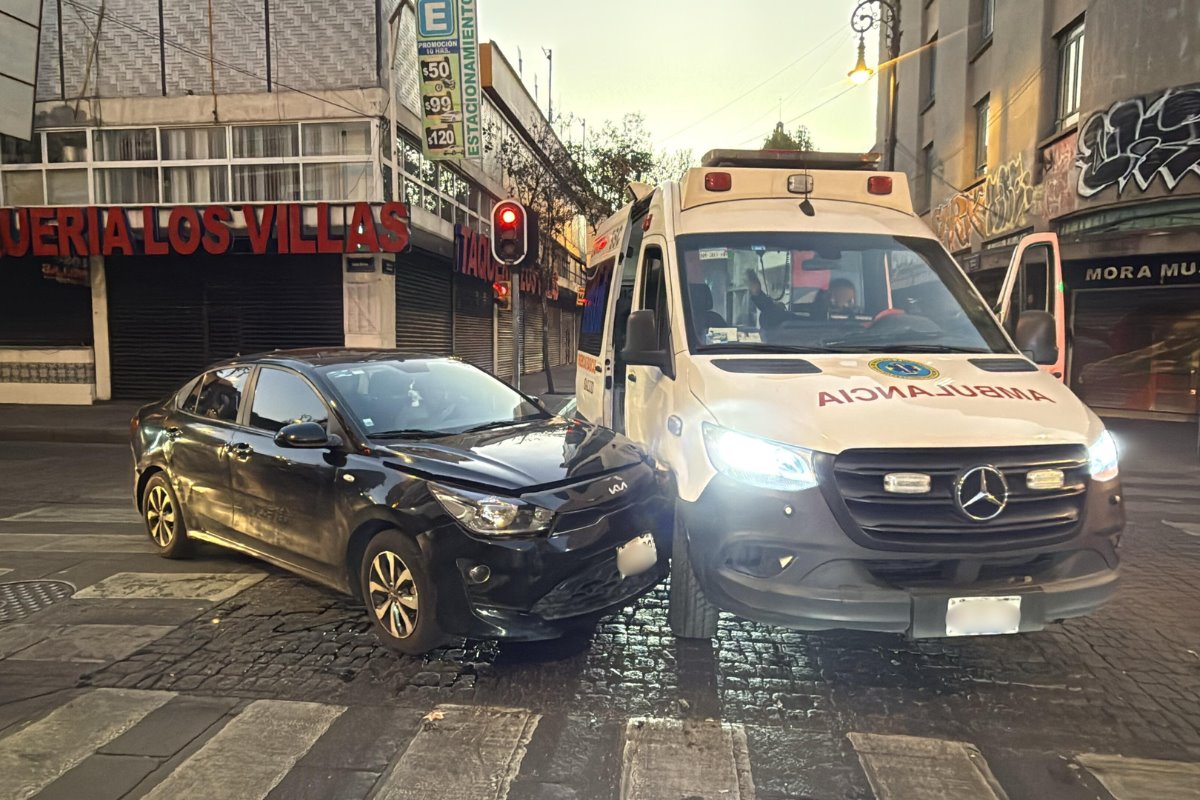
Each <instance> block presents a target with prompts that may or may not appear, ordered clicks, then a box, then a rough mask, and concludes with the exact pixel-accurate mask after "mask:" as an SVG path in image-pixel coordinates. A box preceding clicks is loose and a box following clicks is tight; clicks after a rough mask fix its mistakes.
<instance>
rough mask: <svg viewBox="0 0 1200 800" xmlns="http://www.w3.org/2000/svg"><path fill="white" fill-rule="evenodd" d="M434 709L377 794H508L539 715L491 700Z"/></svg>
mask: <svg viewBox="0 0 1200 800" xmlns="http://www.w3.org/2000/svg"><path fill="white" fill-rule="evenodd" d="M434 712H435V713H432V714H430V715H429V717H427V718H426V719H427V720H428V721H426V722H424V723H422V727H421V730H420V731H419V732H418V733H417V735H416V736H414V737H413V740H412V742H411V743H410V744H409V745H408V747H407V748H406V749H405V751H404V753H403V754H402V755H401V756H400V758H399V759H397V760H396V762H395V763H394V764H393V765H392V767H391V769H389V770H388V772H387V773H386V774H385V775H384V776H383V779H382V781H381V783H380V785H379V787H378V789H377V791H376V793H375V794H374V795H373V800H460V799H465V798H471V800H504V798H506V797H507V796H508V789H509V786H510V785H511V784H512V782H513V779H514V778H516V776H517V772H518V771H519V770H520V769H521V761H522V759H524V758H525V749H526V748H527V747H528V746H529V740H530V739H532V738H533V732H534V730H535V729H536V728H537V724H538V720H539V719H541V716H540V715H538V714H534V713H531V712H529V711H526V710H524V709H509V708H490V707H487V706H458V705H439V706H438V707H437V708H435V709H434ZM437 712H440V714H439V713H437Z"/></svg>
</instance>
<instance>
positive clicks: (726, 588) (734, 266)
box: [577, 150, 1124, 638]
mask: <svg viewBox="0 0 1200 800" xmlns="http://www.w3.org/2000/svg"><path fill="white" fill-rule="evenodd" d="M876 159H877V157H876V156H870V155H869V156H846V155H839V154H820V153H783V152H775V151H719V150H718V151H713V152H711V153H709V154H708V155H707V156H706V157H705V159H704V161H703V166H701V167H699V168H695V169H691V170H689V171H688V172H687V173H686V175H685V176H684V177H683V179H682V180H680V181H678V182H668V183H665V184H663V185H662V186H659V187H657V188H651V187H649V186H645V185H641V184H632V185H631V186H630V194H631V199H632V202H631V203H630V204H629V205H627V206H626V207H625V208H623V209H621V210H620V211H619V212H618V213H617V214H615V215H614V216H613V217H611V218H610V219H609V220H607V221H606V222H605V223H603V224H602V225H601V226H600V227H599V229H598V231H597V235H596V238H595V241H594V245H593V247H592V248H591V253H590V254H589V263H588V268H587V280H586V290H585V308H584V315H583V323H582V329H581V336H580V348H581V349H580V351H579V353H578V358H577V367H578V373H577V398H578V399H577V404H578V414H579V415H580V416H582V417H584V418H586V419H588V420H591V421H593V422H597V423H601V424H605V425H609V426H611V427H614V428H616V429H618V430H621V431H624V432H625V433H627V434H628V435H629V436H631V437H632V438H634V439H635V440H636V441H638V442H640V443H641V444H642V445H644V446H645V447H646V448H647V449H648V450H649V452H650V453H651V454H652V455H653V457H654V458H655V460H656V461H657V463H658V465H659V467H660V469H661V470H662V471H663V473H664V474H665V475H666V476H668V477H669V479H670V480H671V481H672V482H673V484H674V487H675V494H676V497H677V499H676V503H675V527H674V539H673V544H672V557H673V566H672V577H671V584H670V610H669V616H670V621H671V627H672V629H673V631H674V632H675V634H676V635H679V636H683V637H694V638H703V637H710V636H713V635H715V634H716V632H717V619H718V611H719V610H726V611H730V612H732V613H734V614H737V615H739V616H742V617H746V618H749V619H753V620H758V621H761V622H766V623H772V624H777V625H781V626H787V627H791V628H798V629H804V630H824V629H832V628H849V629H859V630H871V631H887V632H895V633H902V634H907V635H909V636H912V637H942V636H958V635H982V634H1005V633H1017V632H1026V631H1036V630H1039V629H1041V628H1043V627H1044V626H1046V625H1048V624H1051V623H1054V622H1056V621H1059V620H1063V619H1066V618H1069V617H1075V616H1079V615H1083V614H1087V613H1089V612H1091V611H1094V610H1095V609H1097V608H1098V607H1100V606H1101V605H1102V604H1103V603H1105V602H1106V601H1107V600H1109V599H1110V598H1111V597H1112V595H1113V593H1114V591H1115V590H1116V588H1117V582H1118V552H1117V550H1118V544H1119V542H1120V537H1121V533H1122V529H1123V527H1124V508H1123V504H1122V497H1121V486H1120V481H1119V479H1118V464H1117V447H1116V443H1115V441H1114V439H1113V438H1112V436H1111V435H1110V434H1109V433H1108V432H1107V431H1106V430H1105V428H1104V425H1103V424H1102V423H1101V421H1100V420H1099V419H1098V418H1097V417H1096V415H1095V414H1093V413H1092V412H1091V411H1090V410H1089V409H1088V408H1087V407H1085V406H1084V404H1083V403H1082V402H1080V401H1079V399H1078V398H1076V397H1075V395H1073V394H1072V393H1071V392H1070V390H1068V389H1067V388H1066V387H1065V386H1064V385H1063V383H1062V382H1061V380H1060V379H1059V378H1060V377H1061V374H1062V372H1061V370H1062V364H1061V355H1062V349H1063V347H1062V336H1063V331H1062V330H1061V325H1060V324H1059V323H1060V322H1061V319H1062V315H1061V313H1059V314H1058V316H1057V318H1056V317H1055V315H1054V314H1053V313H1052V311H1048V310H1044V309H1042V308H1039V307H1037V306H1035V305H1033V304H1031V303H1027V302H1025V299H1027V298H1024V297H1023V296H1020V293H1022V292H1025V291H1026V290H1027V289H1030V287H1029V285H1028V284H1029V283H1030V282H1029V281H1027V280H1025V277H1024V275H1023V271H1022V270H1023V268H1025V269H1030V270H1031V274H1032V271H1033V270H1036V274H1038V275H1042V276H1045V275H1047V274H1051V275H1057V274H1059V266H1058V264H1059V258H1058V242H1057V239H1056V238H1055V237H1054V235H1053V234H1035V235H1032V236H1030V237H1027V238H1026V239H1025V240H1024V241H1023V242H1022V243H1021V244H1020V246H1019V247H1018V248H1017V251H1016V253H1015V255H1014V257H1013V264H1012V266H1011V267H1010V270H1011V271H1012V274H1011V275H1010V276H1009V279H1008V281H1006V289H1005V291H1006V294H1007V295H1008V297H1007V299H1006V300H1005V302H1004V304H1003V308H1004V317H1005V319H1004V322H1003V323H1002V322H1001V321H999V320H997V318H996V317H995V316H994V315H993V313H992V312H991V310H990V309H989V308H988V306H987V305H986V304H985V303H984V301H983V300H982V299H981V297H980V295H979V293H978V292H977V291H975V289H974V288H973V287H972V285H971V283H970V281H969V280H968V279H967V278H966V276H965V275H964V273H963V272H962V270H961V269H960V268H959V267H958V265H957V264H956V263H955V262H954V260H953V259H952V258H951V256H950V254H949V253H947V252H946V250H945V249H944V248H943V247H942V245H941V244H940V243H939V241H938V240H937V238H936V237H935V236H934V235H933V233H932V232H931V231H930V230H929V228H928V227H927V226H926V225H925V224H923V223H922V221H921V220H920V219H919V218H918V217H917V216H916V215H915V214H914V213H913V209H912V205H911V202H910V200H909V192H908V184H907V181H906V178H905V176H904V175H903V174H902V173H888V172H880V171H877V170H876V169H875V166H876ZM1030 291H1034V292H1036V287H1033V289H1030ZM1045 291H1048V292H1050V293H1052V296H1051V297H1050V299H1049V300H1048V301H1047V299H1046V297H1045V296H1043V297H1041V298H1040V299H1039V298H1037V297H1033V298H1032V299H1034V300H1037V302H1046V303H1047V305H1046V308H1049V309H1061V298H1059V299H1057V300H1055V299H1054V298H1053V293H1056V292H1057V293H1061V287H1060V285H1059V284H1058V283H1057V282H1055V284H1054V285H1053V286H1049V287H1047V288H1046V289H1045ZM1056 373H1057V374H1056Z"/></svg>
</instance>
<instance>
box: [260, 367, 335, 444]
mask: <svg viewBox="0 0 1200 800" xmlns="http://www.w3.org/2000/svg"><path fill="white" fill-rule="evenodd" d="M295 422H316V423H318V424H319V425H321V426H327V425H328V424H329V410H328V409H327V408H326V407H325V403H324V402H322V400H321V398H319V397H317V394H316V392H314V391H313V390H312V387H311V386H309V385H308V382H307V381H305V380H304V379H303V378H301V377H300V376H299V375H297V374H295V373H294V372H287V371H286V370H282V369H268V368H263V369H262V370H260V371H259V373H258V381H257V382H256V383H255V385H254V402H253V404H252V405H251V406H250V424H251V425H252V426H253V427H255V428H260V429H262V430H264V431H270V432H271V433H278V432H279V431H280V430H282V429H283V427H284V426H285V425H291V424H292V423H295Z"/></svg>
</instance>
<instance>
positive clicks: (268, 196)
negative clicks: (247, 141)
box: [233, 164, 300, 202]
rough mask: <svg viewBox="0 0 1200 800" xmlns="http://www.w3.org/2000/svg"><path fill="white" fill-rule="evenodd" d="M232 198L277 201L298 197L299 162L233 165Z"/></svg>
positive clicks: (296, 198)
mask: <svg viewBox="0 0 1200 800" xmlns="http://www.w3.org/2000/svg"><path fill="white" fill-rule="evenodd" d="M233 199H234V200H244V201H267V202H279V201H288V200H299V199H300V165H299V164H252V165H251V164H247V165H238V166H234V167H233Z"/></svg>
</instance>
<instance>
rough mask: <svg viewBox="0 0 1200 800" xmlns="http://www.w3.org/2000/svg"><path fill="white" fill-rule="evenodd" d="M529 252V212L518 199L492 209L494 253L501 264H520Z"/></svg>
mask: <svg viewBox="0 0 1200 800" xmlns="http://www.w3.org/2000/svg"><path fill="white" fill-rule="evenodd" d="M528 253H529V213H528V211H527V210H526V209H525V206H523V205H521V204H520V203H518V202H517V201H516V200H501V201H500V202H499V203H496V206H495V207H494V208H493V209H492V255H493V256H494V257H495V259H496V260H497V261H499V262H500V263H501V264H508V265H510V266H511V265H513V264H520V263H521V262H522V261H524V260H525V257H526V255H527V254H528Z"/></svg>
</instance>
